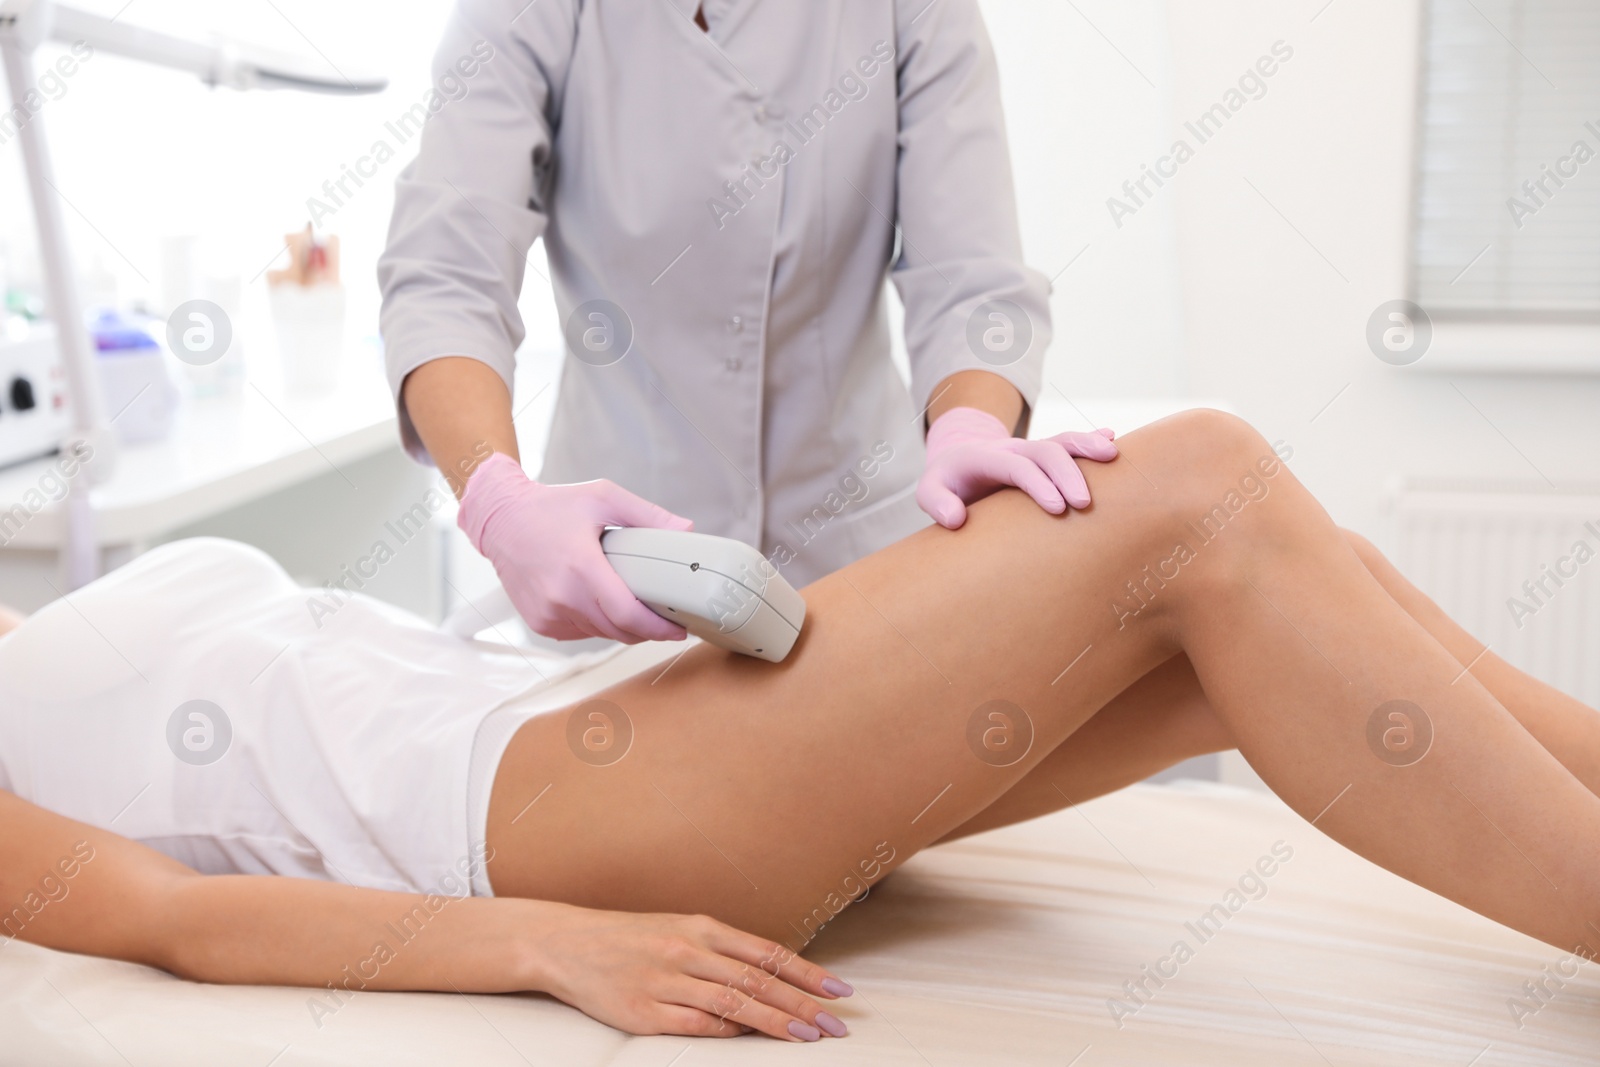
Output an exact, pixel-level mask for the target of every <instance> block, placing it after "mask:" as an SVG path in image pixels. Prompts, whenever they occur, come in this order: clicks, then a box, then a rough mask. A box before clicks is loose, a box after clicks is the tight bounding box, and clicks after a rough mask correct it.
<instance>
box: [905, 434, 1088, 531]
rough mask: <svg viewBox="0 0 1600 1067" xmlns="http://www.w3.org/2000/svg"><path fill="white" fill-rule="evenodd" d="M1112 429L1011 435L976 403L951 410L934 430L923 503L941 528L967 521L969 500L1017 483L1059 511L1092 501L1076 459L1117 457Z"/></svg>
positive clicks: (920, 492)
mask: <svg viewBox="0 0 1600 1067" xmlns="http://www.w3.org/2000/svg"><path fill="white" fill-rule="evenodd" d="M1113 436H1115V435H1114V434H1113V433H1112V432H1111V431H1110V430H1099V431H1097V432H1095V433H1078V432H1076V431H1069V432H1067V433H1059V434H1056V435H1055V436H1054V437H1046V438H1044V439H1042V440H1039V441H1027V440H1024V439H1022V438H1020V437H1012V436H1011V431H1009V430H1007V429H1006V427H1005V424H1004V423H1002V422H1001V421H1000V420H999V419H997V418H995V417H994V416H993V415H991V414H989V413H988V412H986V411H979V410H978V409H977V408H951V409H950V410H949V411H946V412H945V413H944V414H943V415H940V416H939V417H938V418H937V419H935V420H934V422H933V425H932V426H931V427H929V428H928V465H927V467H926V468H925V469H924V470H923V472H922V480H921V481H920V482H918V483H917V505H918V506H919V507H921V508H922V510H923V511H926V512H927V513H928V514H929V515H931V516H933V520H934V521H935V522H937V523H938V524H939V525H940V526H944V527H946V528H948V529H951V530H954V529H956V528H958V527H959V526H960V525H961V524H962V523H964V522H966V521H967V505H968V504H970V503H972V502H973V501H975V500H979V499H981V498H983V497H986V496H988V495H989V494H990V493H992V492H994V491H995V490H996V489H999V488H1001V487H1002V486H1007V485H1014V486H1016V487H1017V488H1018V489H1021V490H1022V491H1023V492H1025V493H1027V494H1028V495H1029V496H1031V497H1033V499H1034V500H1035V502H1037V503H1038V505H1039V506H1040V507H1042V508H1044V509H1045V510H1046V511H1048V512H1050V513H1051V514H1052V515H1059V514H1061V513H1062V512H1064V511H1066V510H1067V507H1068V506H1069V505H1070V506H1072V507H1075V508H1086V507H1088V506H1089V485H1088V483H1087V482H1085V481H1084V479H1083V472H1082V471H1080V470H1079V469H1078V465H1077V464H1076V463H1074V462H1073V457H1074V456H1076V457H1078V458H1080V459H1092V460H1095V461H1097V462H1100V463H1105V462H1107V461H1109V460H1112V459H1115V458H1116V457H1117V446H1116V445H1114V444H1112V443H1111V438H1112V437H1113Z"/></svg>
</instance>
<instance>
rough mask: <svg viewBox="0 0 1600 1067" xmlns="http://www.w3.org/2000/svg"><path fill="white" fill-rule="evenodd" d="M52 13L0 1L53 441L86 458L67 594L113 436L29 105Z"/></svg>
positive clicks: (77, 582) (109, 463) (112, 451)
mask: <svg viewBox="0 0 1600 1067" xmlns="http://www.w3.org/2000/svg"><path fill="white" fill-rule="evenodd" d="M52 14H53V12H52V10H51V5H50V4H49V3H48V2H46V0H25V2H6V3H0V64H3V65H4V67H5V72H6V84H7V86H8V87H9V89H10V95H11V105H12V109H13V112H12V113H13V114H14V115H18V130H17V136H18V139H19V140H21V142H22V159H23V165H24V168H25V169H26V170H27V174H28V194H29V197H30V198H31V199H32V201H33V212H34V219H35V220H36V222H37V223H38V228H39V253H40V257H41V258H42V259H43V261H44V271H45V287H46V292H47V295H48V298H49V304H50V314H51V317H52V318H53V319H54V320H55V323H56V343H57V345H58V346H59V348H60V354H61V365H62V367H63V368H64V370H65V371H66V375H67V395H68V397H69V398H70V399H71V402H72V429H71V432H70V433H69V434H68V435H67V439H66V440H65V441H63V442H62V443H61V449H62V451H63V452H67V453H69V454H71V453H78V454H80V455H82V454H85V451H84V450H85V449H88V450H89V451H88V452H87V454H88V455H89V456H91V457H92V459H91V460H90V461H89V462H87V463H85V464H83V466H82V471H81V473H80V474H79V475H78V476H77V477H75V478H73V479H72V483H71V488H70V491H69V494H68V497H67V500H66V503H65V514H64V519H65V521H64V523H63V533H62V545H61V578H62V581H63V582H65V583H66V587H67V590H68V591H70V590H73V589H78V588H80V587H82V586H84V585H86V584H88V583H89V582H91V581H93V580H94V579H95V578H97V577H99V575H100V551H99V544H98V543H97V541H96V539H95V531H94V509H93V507H91V505H90V502H89V493H90V490H91V488H92V487H93V486H94V485H96V484H100V483H103V482H104V481H105V480H106V479H107V478H109V477H110V476H111V472H112V470H113V469H114V468H115V467H116V459H117V456H116V439H115V438H114V437H113V436H112V434H111V424H110V421H109V420H108V419H107V417H106V412H105V402H104V400H103V399H102V397H101V394H100V383H99V381H98V380H97V379H96V378H95V365H94V358H95V357H94V346H93V343H92V341H91V339H90V337H89V328H88V325H87V323H86V321H85V319H84V316H83V306H82V303H81V302H80V301H79V299H78V289H77V275H76V274H75V273H74V271H73V266H72V252H71V246H70V245H69V244H68V243H67V233H66V226H65V224H64V222H63V221H62V217H61V201H60V197H59V194H58V192H57V189H56V183H55V172H54V170H52V168H51V165H50V149H49V146H48V145H47V144H46V143H45V136H44V124H43V122H42V121H41V116H40V115H39V114H37V113H35V112H34V111H33V110H32V109H30V108H29V106H28V104H29V97H30V96H31V97H32V98H33V99H32V102H33V103H35V104H37V105H38V106H39V108H40V109H41V110H42V109H43V108H44V107H45V106H46V105H45V102H44V100H43V99H42V98H41V97H40V95H39V92H38V89H37V87H36V86H37V82H36V80H35V77H34V66H33V52H34V50H35V49H36V48H38V46H39V44H40V42H41V41H43V40H44V39H45V38H46V37H47V36H48V34H49V31H50V21H51V16H52Z"/></svg>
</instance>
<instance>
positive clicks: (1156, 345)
mask: <svg viewBox="0 0 1600 1067" xmlns="http://www.w3.org/2000/svg"><path fill="white" fill-rule="evenodd" d="M982 7H983V13H984V19H985V21H986V22H987V23H988V26H989V34H990V36H991V38H992V39H993V41H994V47H995V53H996V55H997V56H998V57H999V62H1000V74H1001V89H1002V92H1003V94H1004V100H1005V107H1006V121H1007V127H1008V131H1009V134H1010V139H1011V155H1012V164H1013V168H1014V170H1015V173H1016V184H1017V199H1018V212H1019V215H1020V216H1021V221H1022V233H1023V247H1024V253H1025V255H1026V256H1027V260H1028V263H1029V265H1031V266H1033V267H1035V268H1037V269H1039V270H1042V271H1044V272H1045V273H1046V274H1047V275H1051V276H1055V275H1057V274H1058V272H1059V277H1057V278H1056V281H1055V286H1054V292H1053V294H1052V299H1051V310H1052V313H1053V319H1054V326H1055V341H1054V343H1053V344H1052V346H1051V349H1050V353H1049V356H1048V357H1047V364H1046V380H1047V382H1049V383H1052V384H1048V385H1047V386H1046V389H1047V391H1048V390H1051V389H1052V388H1053V387H1055V388H1059V389H1061V390H1062V391H1063V392H1065V393H1066V394H1067V395H1069V396H1071V397H1073V398H1074V399H1075V400H1076V399H1077V398H1079V397H1082V396H1103V395H1151V394H1157V395H1176V394H1183V393H1185V392H1187V391H1188V381H1187V369H1186V367H1185V366H1184V361H1183V358H1182V343H1183V326H1182V320H1181V317H1180V314H1179V309H1180V302H1179V286H1178V274H1177V258H1176V250H1175V239H1174V229H1173V225H1174V224H1173V220H1174V215H1175V209H1174V202H1173V199H1172V198H1171V197H1166V198H1163V199H1162V200H1161V201H1159V202H1156V203H1153V204H1152V205H1151V206H1150V209H1149V210H1148V211H1146V212H1141V214H1140V215H1139V217H1138V225H1136V226H1134V225H1125V226H1123V227H1122V228H1121V229H1118V228H1117V227H1116V226H1114V225H1113V223H1112V220H1111V217H1110V215H1109V214H1108V212H1107V211H1106V207H1105V198H1106V197H1107V196H1109V195H1111V193H1113V192H1114V191H1116V190H1117V188H1118V187H1119V186H1121V184H1122V183H1123V181H1125V180H1126V179H1127V178H1128V177H1129V176H1130V175H1137V174H1138V171H1139V164H1140V163H1141V162H1144V161H1148V160H1150V159H1152V158H1154V156H1155V154H1156V152H1157V150H1158V149H1159V148H1161V147H1163V146H1164V145H1165V143H1166V135H1165V133H1166V126H1167V124H1168V116H1169V114H1170V111H1171V106H1170V98H1171V90H1172V85H1171V79H1172V55H1171V49H1170V47H1169V41H1168V33H1167V27H1166V4H1165V2H1164V0H1076V3H1075V5H1074V4H1064V3H1061V2H1060V0H984V2H983V4H982ZM1074 7H1076V10H1074ZM1102 34H1103V35H1104V36H1102ZM1074 257H1076V259H1074ZM1069 263H1070V264H1071V266H1070V267H1068V264H1069ZM1091 414H1092V413H1091Z"/></svg>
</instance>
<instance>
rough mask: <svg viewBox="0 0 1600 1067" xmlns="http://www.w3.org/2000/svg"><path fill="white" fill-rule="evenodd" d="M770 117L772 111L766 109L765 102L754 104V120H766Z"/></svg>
mask: <svg viewBox="0 0 1600 1067" xmlns="http://www.w3.org/2000/svg"><path fill="white" fill-rule="evenodd" d="M771 117H772V112H770V111H768V110H767V105H766V104H757V105H756V121H757V122H766V121H767V120H768V119H770V118H771Z"/></svg>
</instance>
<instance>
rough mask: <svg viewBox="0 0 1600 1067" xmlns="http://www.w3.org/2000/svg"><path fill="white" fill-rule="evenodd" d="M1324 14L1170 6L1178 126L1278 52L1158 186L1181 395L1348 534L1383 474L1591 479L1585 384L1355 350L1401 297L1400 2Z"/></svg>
mask: <svg viewBox="0 0 1600 1067" xmlns="http://www.w3.org/2000/svg"><path fill="white" fill-rule="evenodd" d="M1325 3H1326V0H1297V2H1295V3H1292V4H1286V3H1283V2H1282V0H1171V3H1170V12H1169V15H1168V19H1169V22H1170V31H1171V39H1172V41H1173V51H1174V57H1175V69H1176V90H1177V91H1176V110H1177V114H1178V115H1179V116H1180V117H1184V116H1191V115H1194V114H1197V113H1198V112H1200V111H1202V110H1203V109H1204V108H1205V107H1207V106H1209V105H1210V104H1211V103H1213V102H1215V101H1216V100H1218V99H1219V97H1220V96H1221V94H1222V93H1223V92H1224V91H1225V90H1226V89H1227V88H1228V87H1229V86H1230V85H1231V84H1233V82H1234V81H1235V79H1236V78H1237V77H1238V74H1239V72H1240V71H1242V70H1243V69H1244V68H1245V67H1247V66H1248V65H1249V64H1250V63H1252V62H1253V61H1254V60H1255V59H1256V57H1257V56H1258V55H1260V54H1262V53H1264V52H1266V51H1267V50H1268V49H1269V48H1270V46H1271V44H1272V43H1273V42H1274V41H1276V40H1279V39H1281V40H1283V41H1285V42H1287V43H1288V44H1289V45H1290V46H1291V47H1292V48H1293V49H1294V57H1293V59H1292V60H1290V61H1289V62H1288V63H1287V64H1285V65H1284V66H1283V67H1282V69H1281V70H1280V71H1279V73H1278V74H1277V75H1276V76H1274V77H1273V78H1272V79H1271V81H1270V82H1269V86H1270V88H1269V91H1268V93H1267V95H1266V96H1265V97H1263V98H1262V99H1261V100H1257V101H1252V102H1250V103H1249V104H1248V105H1247V106H1245V107H1244V108H1242V109H1241V110H1240V111H1239V113H1238V114H1237V115H1235V116H1234V117H1233V118H1232V119H1231V120H1230V121H1229V122H1228V124H1227V125H1226V127H1225V128H1224V129H1223V130H1222V132H1221V133H1220V134H1219V135H1218V136H1217V137H1216V138H1215V139H1214V140H1212V141H1210V142H1208V143H1207V144H1205V145H1204V146H1202V147H1201V148H1200V149H1199V151H1198V152H1197V153H1196V156H1195V158H1194V159H1193V160H1192V161H1191V162H1189V163H1188V164H1186V165H1185V166H1184V167H1183V168H1182V169H1181V171H1180V175H1179V177H1178V179H1177V180H1176V181H1175V182H1174V183H1173V185H1172V186H1171V191H1174V192H1176V194H1177V204H1178V208H1177V210H1178V249H1179V263H1180V269H1181V272H1182V277H1183V315H1184V321H1185V324H1186V333H1185V337H1186V356H1187V364H1188V368H1189V375H1190V379H1191V382H1192V383H1193V386H1194V388H1195V390H1196V391H1197V392H1198V393H1201V394H1214V395H1218V396H1222V397H1225V398H1227V399H1228V400H1229V401H1230V402H1231V403H1232V404H1233V406H1234V407H1235V409H1236V410H1237V411H1238V412H1239V413H1240V414H1242V415H1244V416H1245V417H1246V418H1248V419H1250V420H1251V421H1252V422H1254V423H1255V424H1256V425H1257V426H1259V427H1260V428H1261V429H1262V430H1263V432H1265V433H1266V434H1267V436H1268V437H1269V438H1273V439H1277V438H1283V439H1285V440H1287V441H1288V442H1290V443H1291V444H1292V445H1293V446H1294V449H1295V454H1294V459H1293V462H1292V466H1293V468H1294V470H1295V472H1296V474H1297V475H1298V476H1299V477H1301V478H1302V479H1303V480H1305V481H1306V482H1307V483H1308V484H1309V485H1310V486H1311V488H1312V489H1313V491H1315V492H1316V493H1317V495H1318V496H1319V498H1321V500H1322V501H1323V503H1324V504H1325V505H1326V506H1327V507H1328V509H1329V510H1330V512H1332V514H1333V516H1334V517H1335V519H1337V520H1339V521H1340V522H1342V523H1345V524H1346V525H1349V526H1352V527H1355V528H1357V529H1360V530H1362V531H1363V532H1368V533H1371V532H1373V531H1374V530H1375V529H1376V525H1377V514H1378V512H1377V502H1378V495H1379V492H1380V490H1381V487H1382V485H1383V482H1384V480H1385V479H1386V478H1387V477H1389V476H1390V475H1392V474H1397V473H1402V474H1408V475H1438V476H1462V477H1468V476H1484V477H1503V478H1514V479H1522V480H1531V481H1540V480H1541V476H1540V473H1539V472H1540V471H1542V472H1543V473H1544V475H1547V476H1548V477H1550V478H1551V479H1553V480H1555V481H1558V482H1559V481H1561V480H1563V479H1577V480H1582V479H1589V480H1594V479H1596V478H1600V420H1597V419H1596V418H1595V413H1596V412H1597V411H1600V380H1597V379H1595V378H1593V377H1589V378H1568V379H1536V378H1526V377H1514V376H1494V377H1491V376H1471V375H1458V376H1443V375H1435V374H1430V373H1429V372H1428V371H1427V370H1426V362H1427V361H1426V358H1424V360H1423V362H1422V363H1419V364H1417V365H1415V366H1413V367H1406V368H1397V367H1391V366H1388V365H1386V364H1384V363H1381V362H1380V361H1379V360H1378V359H1376V358H1375V357H1374V356H1373V354H1372V352H1371V351H1370V350H1369V349H1368V347H1367V344H1366V341H1365V328H1366V323H1367V319H1368V316H1369V315H1370V314H1371V313H1372V311H1373V310H1374V309H1375V308H1376V307H1377V306H1378V305H1379V304H1380V303H1382V302H1384V301H1387V300H1390V299H1394V298H1397V297H1402V296H1404V295H1405V284H1406V276H1405V275H1406V242H1407V232H1408V226H1409V216H1410V195H1411V186H1410V168H1411V166H1412V143H1413V110H1412V106H1413V100H1414V99H1415V96H1416V79H1417V72H1418V64H1417V56H1418V52H1419V41H1418V34H1419V32H1420V19H1419V11H1418V0H1334V2H1333V3H1332V4H1330V5H1327V6H1326V8H1325V9H1323V8H1324V4H1325ZM1319 9H1323V10H1322V11H1321V13H1320V14H1318V12H1319ZM1313 18H1314V21H1313ZM1252 184H1253V185H1254V186H1255V189H1252V188H1251V185H1252ZM1256 190H1259V193H1258V192H1257V191H1256ZM1508 195H1509V194H1508ZM1263 198H1265V199H1263ZM1266 201H1270V206H1269V204H1268V203H1267V202H1266ZM1274 209H1276V210H1274ZM1279 212H1281V213H1282V216H1281V217H1280V215H1279ZM1286 220H1287V221H1286ZM1297 229H1298V231H1299V232H1298V233H1297V232H1296V230H1297ZM1324 257H1326V261H1325V260H1324ZM1330 262H1331V264H1332V265H1331V266H1330ZM1463 265H1465V264H1463ZM1341 274H1342V275H1343V278H1341V277H1340V275H1341ZM1341 390H1343V392H1342V393H1341ZM1458 390H1459V391H1458ZM1335 396H1337V397H1338V399H1337V400H1334V398H1335ZM1329 401H1333V403H1332V405H1331V406H1328V407H1326V410H1323V409H1324V406H1325V405H1328V403H1329ZM1474 406H1476V408H1477V409H1478V410H1474ZM1319 411H1320V412H1321V414H1320V415H1319V414H1318V412H1319ZM1480 411H1481V414H1480ZM1519 450H1520V452H1521V453H1523V454H1525V455H1526V457H1527V458H1526V459H1524V458H1523V455H1519ZM1530 461H1531V465H1530ZM1535 468H1537V470H1536V469H1535Z"/></svg>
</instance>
